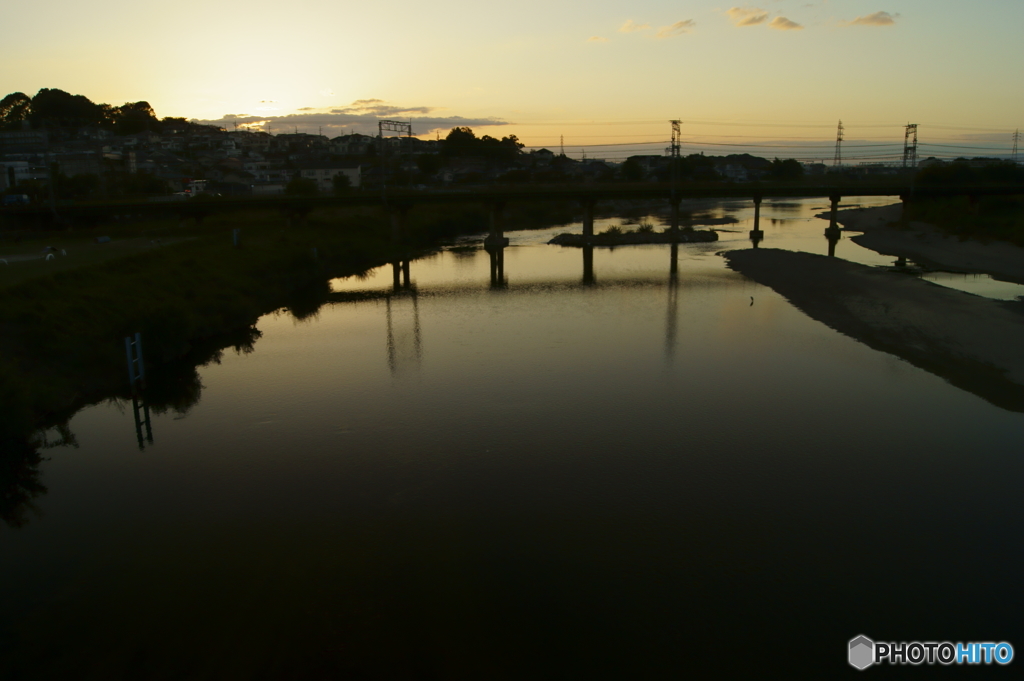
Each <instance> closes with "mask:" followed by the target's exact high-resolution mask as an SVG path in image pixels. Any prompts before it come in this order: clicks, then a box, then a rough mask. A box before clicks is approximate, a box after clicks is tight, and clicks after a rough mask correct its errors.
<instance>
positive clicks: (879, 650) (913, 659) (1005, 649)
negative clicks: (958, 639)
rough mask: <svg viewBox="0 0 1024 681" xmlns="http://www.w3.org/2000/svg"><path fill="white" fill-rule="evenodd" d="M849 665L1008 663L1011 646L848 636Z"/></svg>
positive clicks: (1011, 656) (1002, 643)
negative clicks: (888, 641)
mask: <svg viewBox="0 0 1024 681" xmlns="http://www.w3.org/2000/svg"><path fill="white" fill-rule="evenodd" d="M847 654H848V655H849V657H848V658H847V659H848V660H849V661H850V665H851V666H853V667H856V668H857V669H862V670H863V669H867V668H868V667H870V666H871V665H873V664H881V663H882V662H888V663H889V664H921V663H925V664H935V663H939V664H943V665H950V664H992V663H995V664H1010V662H1011V661H1012V660H1013V646H1011V645H1010V644H1009V643H1006V642H1005V641H1003V642H1000V643H991V642H984V643H950V642H949V641H942V642H939V643H936V642H934V641H926V642H925V643H920V642H918V641H912V642H910V643H905V642H904V643H883V642H881V641H878V642H875V641H872V640H871V639H870V638H868V637H867V636H863V635H862V636H857V637H856V638H852V639H850V645H849V648H848V653H847Z"/></svg>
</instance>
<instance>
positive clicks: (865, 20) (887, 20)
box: [845, 12, 899, 26]
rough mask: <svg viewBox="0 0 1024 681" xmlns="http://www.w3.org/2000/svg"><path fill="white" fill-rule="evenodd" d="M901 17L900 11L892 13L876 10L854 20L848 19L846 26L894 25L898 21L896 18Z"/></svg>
mask: <svg viewBox="0 0 1024 681" xmlns="http://www.w3.org/2000/svg"><path fill="white" fill-rule="evenodd" d="M897 17H899V13H896V14H890V13H888V12H875V13H874V14H867V15H865V16H862V17H857V18H856V19H854V20H853V21H847V22H846V24H845V25H846V26H892V25H893V24H895V23H896V19H897Z"/></svg>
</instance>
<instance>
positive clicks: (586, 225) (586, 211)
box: [581, 199, 597, 243]
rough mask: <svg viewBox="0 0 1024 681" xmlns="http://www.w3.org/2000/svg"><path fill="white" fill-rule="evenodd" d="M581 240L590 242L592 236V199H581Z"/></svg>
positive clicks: (593, 201)
mask: <svg viewBox="0 0 1024 681" xmlns="http://www.w3.org/2000/svg"><path fill="white" fill-rule="evenodd" d="M581 203H582V204H583V240H584V241H585V242H588V243H589V242H590V241H591V240H592V239H593V238H594V204H595V203H597V201H595V200H594V199H583V200H582V201H581Z"/></svg>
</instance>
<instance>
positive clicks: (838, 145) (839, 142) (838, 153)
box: [832, 121, 843, 168]
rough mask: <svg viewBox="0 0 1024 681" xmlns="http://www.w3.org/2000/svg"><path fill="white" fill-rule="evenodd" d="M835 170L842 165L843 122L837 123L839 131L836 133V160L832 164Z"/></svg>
mask: <svg viewBox="0 0 1024 681" xmlns="http://www.w3.org/2000/svg"><path fill="white" fill-rule="evenodd" d="M832 165H833V166H835V167H836V168H838V167H840V166H841V165H843V122H842V121H839V130H837V131H836V158H835V161H833V162H832Z"/></svg>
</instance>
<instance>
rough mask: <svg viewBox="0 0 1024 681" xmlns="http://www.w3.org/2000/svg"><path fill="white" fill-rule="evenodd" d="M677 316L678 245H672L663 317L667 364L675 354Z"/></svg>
mask: <svg viewBox="0 0 1024 681" xmlns="http://www.w3.org/2000/svg"><path fill="white" fill-rule="evenodd" d="M678 315H679V245H678V244H672V246H671V250H670V254H669V267H668V312H667V313H666V315H665V359H666V361H668V362H669V363H671V362H672V359H673V358H674V357H675V353H676V328H677V326H678V323H679V322H678V319H677V317H678Z"/></svg>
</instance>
